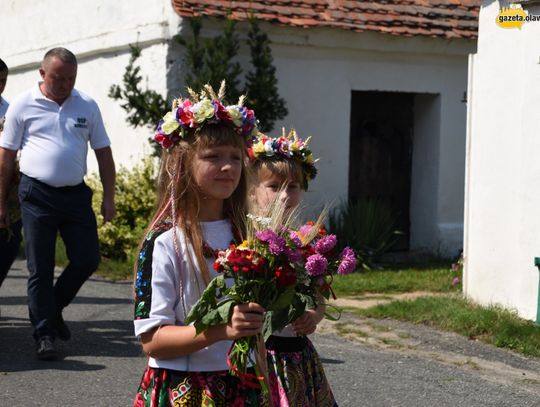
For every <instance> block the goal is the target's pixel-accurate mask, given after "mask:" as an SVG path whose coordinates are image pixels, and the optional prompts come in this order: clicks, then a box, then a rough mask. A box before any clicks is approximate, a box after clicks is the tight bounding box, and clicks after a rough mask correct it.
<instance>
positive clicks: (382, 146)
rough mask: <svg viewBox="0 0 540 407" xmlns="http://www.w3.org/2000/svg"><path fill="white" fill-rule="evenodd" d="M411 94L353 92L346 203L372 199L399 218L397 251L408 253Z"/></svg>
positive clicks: (412, 102)
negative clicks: (349, 200) (389, 209)
mask: <svg viewBox="0 0 540 407" xmlns="http://www.w3.org/2000/svg"><path fill="white" fill-rule="evenodd" d="M414 97H415V94H414V93H404V92H378V91H353V92H352V97H351V127H350V128H351V134H350V153H349V154H350V155H349V199H351V200H353V201H358V200H363V199H366V200H367V199H374V200H377V202H380V203H381V205H388V206H390V207H391V208H392V210H393V211H395V213H397V214H398V221H397V229H399V230H400V231H401V232H403V235H402V236H401V238H400V241H399V242H398V244H397V245H396V246H395V249H396V250H408V249H409V234H410V215H409V210H410V208H409V206H410V195H411V169H412V150H413V125H414Z"/></svg>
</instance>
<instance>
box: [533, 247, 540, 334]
mask: <svg viewBox="0 0 540 407" xmlns="http://www.w3.org/2000/svg"><path fill="white" fill-rule="evenodd" d="M534 265H535V266H536V267H537V268H538V271H540V257H535V258H534ZM536 325H540V280H539V281H538V304H537V306H536Z"/></svg>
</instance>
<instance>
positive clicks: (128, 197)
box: [87, 157, 156, 262]
mask: <svg viewBox="0 0 540 407" xmlns="http://www.w3.org/2000/svg"><path fill="white" fill-rule="evenodd" d="M155 180H156V163H155V160H154V159H153V158H151V157H148V158H146V159H145V160H143V161H142V162H140V163H139V164H138V165H136V166H135V167H133V168H131V169H127V168H125V167H123V166H121V167H120V168H119V169H118V171H117V173H116V196H115V203H116V216H115V218H114V219H113V220H112V221H111V222H108V223H103V217H102V216H101V202H102V197H103V188H102V185H101V181H100V180H99V176H98V175H97V174H92V175H90V176H88V177H87V183H88V185H89V186H90V187H91V188H92V189H93V191H94V196H93V198H92V207H93V208H94V212H95V213H96V217H97V220H98V234H99V240H100V252H101V255H102V256H103V257H106V258H110V259H115V260H128V261H130V262H132V261H133V260H134V259H135V256H136V252H137V247H138V244H139V242H140V240H141V238H142V234H143V233H144V230H145V228H146V227H147V225H148V222H149V221H150V217H151V216H152V213H153V210H154V206H155V203H156V181H155Z"/></svg>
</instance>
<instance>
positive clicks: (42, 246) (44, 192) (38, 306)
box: [0, 48, 115, 360]
mask: <svg viewBox="0 0 540 407" xmlns="http://www.w3.org/2000/svg"><path fill="white" fill-rule="evenodd" d="M39 72H40V75H41V78H42V81H40V82H39V83H38V84H36V86H34V87H33V88H31V89H30V90H28V91H26V92H25V93H23V94H22V95H20V96H18V97H17V98H16V99H15V100H13V101H12V103H11V104H10V106H9V109H8V111H7V115H6V122H5V124H4V131H3V134H2V137H1V139H0V228H1V227H6V225H8V224H9V218H8V214H7V204H6V199H7V194H6V193H7V181H6V180H8V179H11V175H12V173H13V170H14V162H15V156H16V154H17V150H21V156H20V170H21V180H20V185H19V200H20V203H21V212H22V220H23V228H24V237H25V243H26V256H27V262H28V271H29V277H28V307H29V313H30V320H31V322H32V325H33V328H34V339H35V340H36V354H37V357H38V358H39V359H42V360H52V359H56V358H58V353H57V350H56V346H55V343H54V341H55V339H56V338H60V339H62V340H68V339H69V338H70V336H71V334H70V331H69V329H68V327H67V326H66V324H65V322H64V320H63V318H62V310H63V309H64V308H65V307H66V306H67V305H68V304H69V303H70V302H71V301H72V300H73V298H74V297H75V295H76V294H77V292H78V291H79V289H80V288H81V286H82V285H83V284H84V282H85V281H86V280H87V279H88V277H89V276H90V275H91V274H92V273H93V272H94V271H95V270H96V269H97V266H98V263H99V242H98V236H97V224H96V218H95V216H94V213H93V211H92V206H91V198H92V191H91V190H90V188H89V187H88V186H87V185H86V184H85V183H84V181H83V177H84V175H85V174H86V157H87V153H88V144H90V147H91V148H92V149H93V150H94V152H95V154H96V158H97V161H98V165H99V173H100V177H101V182H102V184H103V192H104V197H103V203H102V207H101V211H102V214H103V217H104V219H105V221H109V220H111V219H112V218H113V216H114V213H115V206H114V184H115V168H114V161H113V157H112V152H111V149H110V141H109V138H108V136H107V133H106V131H105V127H104V125H103V120H102V118H101V113H100V111H99V108H98V106H97V104H96V103H95V102H94V100H93V99H91V98H90V97H88V96H87V95H85V94H84V93H82V92H79V91H77V90H76V89H74V85H75V79H76V77H77V59H76V58H75V55H73V53H71V52H70V51H68V50H67V49H65V48H53V49H52V50H50V51H48V52H47V53H46V54H45V57H44V58H43V62H42V65H41V69H40V70H39ZM58 232H60V235H61V237H62V239H63V241H64V243H65V246H66V252H67V255H68V258H69V264H68V265H67V267H66V268H65V269H64V271H63V272H62V274H61V275H60V276H59V277H58V279H57V281H56V283H55V284H54V282H53V278H54V265H55V262H54V259H55V256H54V252H55V242H56V235H57V233H58Z"/></svg>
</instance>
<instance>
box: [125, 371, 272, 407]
mask: <svg viewBox="0 0 540 407" xmlns="http://www.w3.org/2000/svg"><path fill="white" fill-rule="evenodd" d="M262 404H265V403H261V396H260V390H256V389H252V388H246V387H245V386H243V385H242V384H241V382H240V380H239V379H238V378H237V377H235V376H232V375H230V374H229V373H228V372H226V371H225V372H178V371H174V370H169V369H158V368H152V367H147V368H146V371H145V372H144V374H143V377H142V380H141V383H140V384H139V388H138V390H137V395H136V397H135V402H134V404H133V407H158V406H159V407H161V406H167V407H180V406H182V407H184V406H185V407H202V406H215V407H231V406H232V407H259V406H261V405H262Z"/></svg>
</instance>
